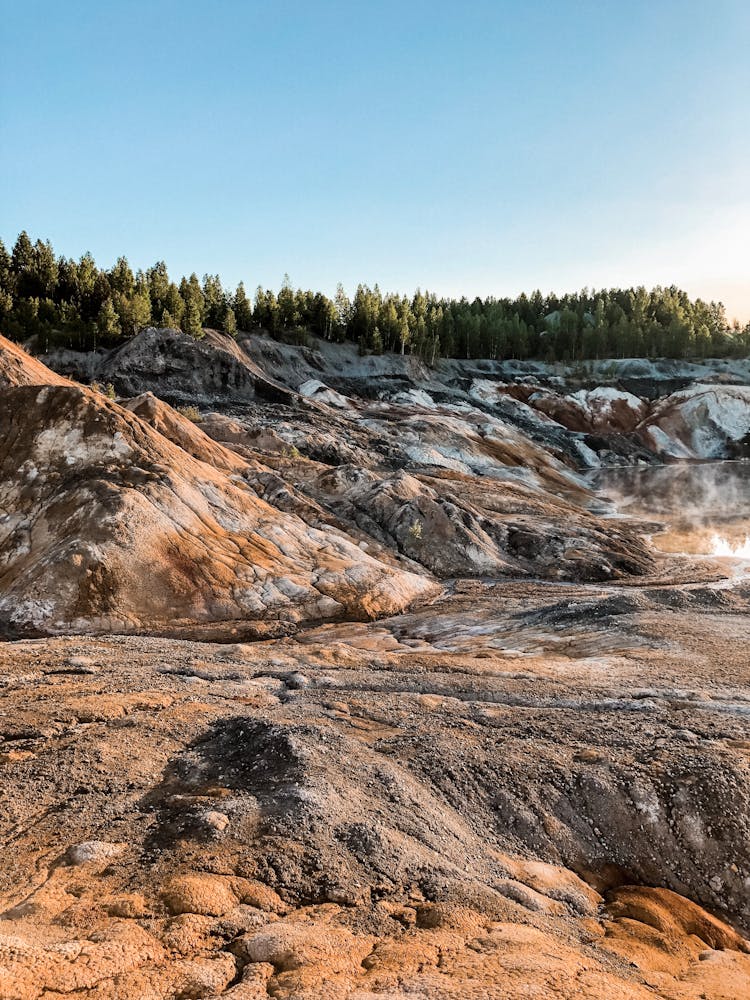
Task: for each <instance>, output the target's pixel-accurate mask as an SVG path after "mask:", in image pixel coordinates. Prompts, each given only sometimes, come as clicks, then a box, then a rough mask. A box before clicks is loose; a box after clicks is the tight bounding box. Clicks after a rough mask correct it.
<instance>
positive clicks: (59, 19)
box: [0, 0, 750, 322]
mask: <svg viewBox="0 0 750 1000" xmlns="http://www.w3.org/2000/svg"><path fill="white" fill-rule="evenodd" d="M22 229H26V230H27V231H28V232H29V234H30V235H31V236H32V238H37V237H41V238H43V239H50V240H51V241H52V244H53V246H54V248H55V250H56V251H57V252H58V253H63V254H65V255H66V256H75V257H78V256H80V255H81V254H82V253H83V252H84V251H87V250H89V251H91V252H92V253H93V254H94V257H95V258H96V260H97V263H99V264H100V265H101V266H110V265H111V264H112V263H113V262H114V261H115V259H116V258H117V257H118V256H120V255H121V254H125V255H126V256H127V258H128V260H129V261H130V263H131V265H132V266H133V267H134V268H135V267H143V268H145V267H147V266H149V265H151V264H152V263H154V262H155V261H156V260H162V259H163V260H165V261H166V262H167V265H168V267H169V270H170V273H171V274H172V275H173V277H179V276H181V275H182V274H183V273H190V272H191V271H195V272H197V273H198V274H199V275H203V274H204V273H212V274H213V273H218V274H220V275H221V277H222V279H223V280H224V281H225V283H227V284H228V285H232V286H233V285H235V284H236V283H237V282H238V281H239V280H240V279H242V280H244V281H245V284H246V286H247V287H248V288H249V289H254V288H255V286H256V285H258V284H262V285H263V286H264V287H273V288H277V287H278V286H279V285H280V284H281V281H282V279H283V276H284V274H285V273H288V274H289V275H290V277H291V280H292V283H293V284H294V285H295V286H299V287H304V288H313V289H316V290H317V289H320V290H322V291H325V292H327V293H329V294H332V293H333V291H334V290H335V287H336V284H337V282H339V281H341V282H343V284H344V286H345V287H346V288H347V289H348V290H349V291H350V292H352V291H353V290H354V288H355V287H356V285H357V284H358V283H359V282H367V283H369V284H371V285H372V284H374V283H375V282H378V283H379V284H380V287H381V288H382V289H383V290H389V291H400V292H411V291H413V290H414V289H415V288H416V287H418V286H419V287H421V288H423V289H429V290H430V291H434V292H436V293H437V294H439V295H456V296H460V295H467V296H468V297H470V298H472V297H474V296H475V295H482V296H485V295H496V296H502V295H515V294H518V293H519V292H521V291H532V290H533V289H535V288H541V289H542V291H556V292H558V293H560V292H564V291H574V290H578V289H580V288H583V287H588V288H601V287H612V286H629V285H638V284H644V285H647V286H652V285H656V284H661V285H670V284H677V285H680V286H681V287H683V288H685V289H686V290H687V291H688V292H689V293H690V294H691V295H694V296H701V297H702V298H705V299H717V300H721V301H723V302H724V303H725V304H726V306H727V310H728V313H729V315H730V317H733V316H736V317H738V318H739V319H741V321H743V322H745V321H747V320H749V319H750V3H748V0H711V2H708V0H627V2H622V0H515V2H511V0H494V2H491V0H463V2H461V0H455V2H443V0H429V2H427V0H400V2H393V0H378V2H360V0H346V2H344V0H338V2H335V0H245V2H240V0H214V2H212V3H210V4H209V3H206V2H205V0H204V2H201V3H198V2H194V0H179V2H176V0H175V2H173V0H149V2H143V0H132V2H115V0H109V2H106V3H102V2H101V0H98V2H96V3H89V2H79V0H70V2H68V3H65V4H62V3H60V2H59V0H54V2H51V0H38V2H35V0H25V2H23V3H21V2H18V0H0V238H2V239H3V241H4V242H5V243H6V245H12V243H13V242H14V240H15V238H16V236H17V234H18V233H19V232H20V230H22Z"/></svg>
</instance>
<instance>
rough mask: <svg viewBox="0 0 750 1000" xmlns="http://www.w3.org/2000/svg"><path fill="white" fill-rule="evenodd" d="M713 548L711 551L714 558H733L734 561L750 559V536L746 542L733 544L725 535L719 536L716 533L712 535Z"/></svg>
mask: <svg viewBox="0 0 750 1000" xmlns="http://www.w3.org/2000/svg"><path fill="white" fill-rule="evenodd" d="M710 545H711V548H710V550H709V552H710V555H712V556H722V557H731V558H733V559H750V535H745V538H744V541H742V542H737V543H733V542H732V541H731V540H730V539H729V538H726V537H725V536H724V535H719V534H718V533H716V532H714V534H713V535H711V543H710Z"/></svg>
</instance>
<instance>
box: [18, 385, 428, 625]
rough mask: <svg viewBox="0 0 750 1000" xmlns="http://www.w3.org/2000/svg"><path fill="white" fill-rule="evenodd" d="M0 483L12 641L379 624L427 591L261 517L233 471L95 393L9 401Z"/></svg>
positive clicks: (352, 551)
mask: <svg viewBox="0 0 750 1000" xmlns="http://www.w3.org/2000/svg"><path fill="white" fill-rule="evenodd" d="M19 414H23V420H19V416H18V415H19ZM181 430H184V428H182V429H181ZM209 445H210V446H211V447H213V443H212V442H209ZM216 450H217V451H218V446H217V448H216ZM206 457H208V456H206ZM221 457H222V461H223V455H222V456H221ZM228 463H229V459H227V460H226V462H224V467H225V468H226V465H227V464H228ZM217 464H221V462H217ZM0 478H1V480H2V487H1V490H2V494H1V495H2V506H3V508H4V509H5V511H6V512H7V515H6V517H5V519H4V521H3V524H2V535H1V536H0V558H1V559H2V578H1V582H2V597H0V616H1V617H2V621H3V624H4V626H5V627H6V628H7V629H11V630H16V631H19V632H23V631H40V630H41V631H60V630H69V629H74V630H75V629H79V630H80V629H83V630H94V631H101V630H110V631H112V630H114V631H121V630H138V629H143V628H159V627H162V628H163V627H167V626H169V627H179V626H180V625H188V624H193V623H200V622H203V623H206V622H227V621H233V620H244V621H247V620H252V619H263V618H267V617H268V616H269V615H274V616H276V617H278V616H282V617H284V618H286V619H287V620H288V621H295V620H300V619H303V618H305V619H306V618H311V617H312V618H320V617H323V618H325V617H331V616H336V615H343V614H345V615H355V616H358V615H365V616H374V615H378V614H381V613H384V612H388V611H393V610H395V609H397V608H400V607H402V606H403V605H404V604H405V603H407V602H408V601H410V600H413V599H414V598H415V597H417V596H419V595H421V594H424V593H426V592H428V591H429V590H430V587H431V585H430V584H429V583H428V582H427V581H426V580H425V579H422V578H419V577H417V576H414V575H413V574H409V573H404V572H400V571H398V570H395V569H393V568H389V567H386V566H384V565H383V564H381V563H378V562H377V561H376V560H374V559H372V558H370V557H369V556H367V555H366V554H365V553H363V552H362V551H361V550H360V549H359V548H358V547H357V546H356V545H354V544H352V543H351V542H350V541H349V540H348V539H347V538H346V537H344V536H343V535H341V534H339V533H336V532H333V531H329V532H323V531H320V530H316V529H312V528H310V527H309V526H308V525H307V524H305V523H304V522H303V521H301V520H300V519H299V518H297V517H295V516H293V515H287V514H283V513H281V512H280V511H278V510H277V509H275V508H273V507H270V506H269V505H268V504H266V503H265V502H263V501H262V500H260V499H259V498H258V497H257V495H256V494H255V493H254V492H253V490H252V489H251V486H250V484H249V483H248V482H247V481H246V480H245V479H243V478H242V476H241V475H240V474H239V472H235V473H233V474H232V476H231V478H230V477H229V476H228V475H226V474H225V473H224V472H223V471H220V469H218V468H217V467H215V466H209V465H207V464H205V463H204V462H202V461H199V460H197V459H196V458H194V457H193V456H192V455H190V454H188V453H187V452H186V451H184V450H182V449H181V448H179V447H177V446H176V445H175V444H174V443H173V442H172V441H169V440H167V438H166V437H164V436H162V435H161V434H159V433H158V432H157V431H156V430H154V428H153V427H151V426H150V425H149V424H147V423H145V422H144V421H143V420H141V419H140V418H139V417H137V416H136V415H134V414H133V413H131V412H129V411H128V410H125V409H123V408H122V407H120V406H118V405H117V404H116V403H113V402H110V401H109V400H107V399H105V398H104V397H102V396H100V395H99V394H97V393H94V392H92V391H91V390H86V389H83V388H77V387H73V386H67V385H63V386H46V387H43V388H39V387H32V386H27V387H18V388H15V389H9V390H7V391H6V392H5V393H4V394H3V396H2V399H0Z"/></svg>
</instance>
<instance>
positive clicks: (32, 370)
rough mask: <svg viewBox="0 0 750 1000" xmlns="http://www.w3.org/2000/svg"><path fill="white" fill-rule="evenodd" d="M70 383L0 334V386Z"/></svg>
mask: <svg viewBox="0 0 750 1000" xmlns="http://www.w3.org/2000/svg"><path fill="white" fill-rule="evenodd" d="M70 384H71V383H70V382H69V380H68V379H66V378H63V376H62V375H58V374H56V373H55V372H53V371H52V370H51V369H49V368H47V367H46V366H45V365H43V364H42V363H41V361H38V360H37V359H36V358H33V357H32V356H31V355H30V354H27V353H26V351H24V349H23V348H22V347H19V346H18V344H14V343H13V341H12V340H8V339H7V338H5V337H3V336H0V386H2V387H7V386H14V385H70Z"/></svg>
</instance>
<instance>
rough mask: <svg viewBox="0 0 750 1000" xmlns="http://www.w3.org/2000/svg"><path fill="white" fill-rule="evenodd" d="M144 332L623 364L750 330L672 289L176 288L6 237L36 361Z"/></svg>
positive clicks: (22, 335)
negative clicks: (468, 294)
mask: <svg viewBox="0 0 750 1000" xmlns="http://www.w3.org/2000/svg"><path fill="white" fill-rule="evenodd" d="M146 326H158V327H175V328H178V329H181V330H183V331H184V332H185V333H188V334H191V335H192V336H194V337H202V336H203V331H204V329H207V328H212V329H218V330H223V331H224V332H226V333H228V334H231V335H232V336H236V335H237V334H238V333H242V332H251V331H256V332H259V331H263V332H266V333H267V334H269V335H270V336H271V337H274V338H276V339H278V340H283V341H286V342H292V343H305V342H306V340H307V338H308V337H309V336H310V335H311V334H312V335H315V336H319V337H323V338H326V339H329V340H334V341H341V342H343V341H352V342H354V343H356V344H357V345H358V346H359V349H360V351H361V352H362V353H382V352H385V351H389V352H399V353H402V354H413V355H416V356H418V357H420V358H422V359H424V360H425V361H427V362H434V361H436V360H437V359H438V358H440V357H459V358H495V359H501V360H502V359H509V358H513V359H518V360H526V359H538V360H545V361H570V362H573V361H582V360H593V359H597V358H618V357H670V358H706V357H722V356H745V355H747V354H748V353H749V352H750V323H748V324H747V325H746V326H745V327H744V328H741V327H740V326H739V325H738V324H737V323H734V324H732V325H730V324H729V323H728V321H727V318H726V314H725V311H724V307H723V306H722V305H721V303H717V302H704V301H702V300H701V299H691V298H690V297H689V296H688V295H687V294H686V293H685V292H684V291H681V290H680V289H678V288H675V287H669V288H662V287H657V288H653V289H651V290H650V291H649V290H647V289H646V288H643V287H638V288H625V289H607V290H599V291H589V290H588V289H583V290H582V291H580V292H574V293H572V294H567V295H563V296H557V295H553V294H543V293H542V292H540V291H535V292H532V293H531V294H530V295H526V294H522V295H520V296H519V297H518V298H514V299H511V298H494V297H488V298H484V299H481V298H475V299H473V300H472V301H469V300H467V299H466V298H462V299H447V298H440V297H438V296H436V295H433V294H431V293H429V292H423V291H420V290H419V289H418V290H417V291H416V292H415V293H414V294H413V295H412V296H411V297H408V296H405V295H395V294H391V293H384V292H382V291H381V290H380V288H379V287H378V286H377V285H375V286H374V287H373V288H370V287H368V286H367V285H359V286H358V287H357V289H356V292H355V293H354V296H353V298H349V297H348V295H347V294H346V292H345V291H344V289H343V287H342V286H341V285H339V286H338V288H337V291H336V294H335V296H334V298H333V299H331V298H329V297H328V296H326V295H324V294H323V293H322V292H312V291H302V290H301V289H294V288H293V287H292V284H291V282H290V281H289V279H288V277H285V279H284V281H283V283H282V285H281V288H280V289H279V290H278V292H275V291H272V290H270V289H263V288H261V287H258V288H257V289H256V291H255V293H254V295H252V297H251V295H250V294H249V293H248V292H247V290H246V288H245V285H244V284H243V283H242V282H240V284H239V285H238V286H237V288H236V289H234V290H232V289H227V288H225V287H224V285H223V284H222V282H221V279H220V278H219V276H218V275H210V274H206V275H204V276H203V279H202V280H201V279H199V278H198V276H197V275H196V274H191V275H190V276H189V277H182V278H181V279H180V280H179V282H177V281H174V280H172V278H170V275H169V274H168V272H167V268H166V265H165V264H164V262H163V261H162V262H159V263H156V264H154V265H153V267H149V268H148V269H147V270H146V271H142V270H137V271H135V272H133V270H132V268H131V266H130V265H129V263H128V261H127V260H126V258H125V257H120V258H119V259H118V260H117V262H116V263H115V265H114V266H113V267H112V268H111V269H109V270H107V269H103V268H99V267H98V266H97V264H96V262H95V261H94V259H93V257H92V256H91V254H89V253H86V254H84V255H83V256H82V257H81V258H80V260H74V259H72V258H66V257H63V256H56V255H55V252H54V250H53V248H52V246H51V244H50V243H49V241H46V242H45V241H42V240H40V239H38V240H36V242H32V240H31V239H30V238H29V236H28V235H27V233H26V232H22V233H21V234H20V235H19V237H18V239H17V240H16V242H15V244H14V246H13V248H12V250H10V252H9V251H8V249H7V248H6V247H5V246H4V245H3V243H2V241H0V331H2V333H4V334H5V335H6V336H8V337H10V338H11V339H13V340H16V341H20V342H26V341H29V340H33V344H34V346H35V347H36V349H37V350H39V351H48V350H52V349H54V348H55V347H68V348H71V349H74V350H92V349H98V348H110V347H113V346H116V345H117V344H118V343H119V342H121V341H122V340H124V339H126V338H128V337H131V336H132V335H133V334H135V333H137V332H138V330H140V329H142V328H143V327H146Z"/></svg>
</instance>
